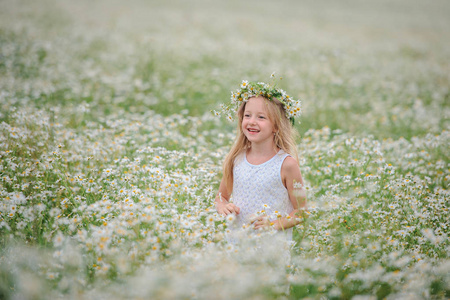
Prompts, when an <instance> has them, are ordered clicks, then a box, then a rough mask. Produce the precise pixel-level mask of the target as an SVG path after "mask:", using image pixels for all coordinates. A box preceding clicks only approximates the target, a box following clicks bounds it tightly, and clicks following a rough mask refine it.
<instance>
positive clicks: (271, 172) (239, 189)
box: [231, 150, 294, 242]
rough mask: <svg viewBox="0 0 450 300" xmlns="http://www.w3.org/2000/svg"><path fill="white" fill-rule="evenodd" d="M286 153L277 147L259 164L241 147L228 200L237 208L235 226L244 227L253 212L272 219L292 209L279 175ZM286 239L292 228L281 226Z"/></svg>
mask: <svg viewBox="0 0 450 300" xmlns="http://www.w3.org/2000/svg"><path fill="white" fill-rule="evenodd" d="M288 156H289V154H287V153H285V152H284V151H283V150H280V151H279V152H278V153H277V154H276V155H275V156H274V157H272V158H271V159H270V160H268V161H266V162H265V163H262V164H260V165H252V164H250V163H249V162H248V161H247V158H246V152H245V151H243V152H242V153H241V154H240V155H239V156H238V157H237V158H236V160H235V163H234V168H233V193H232V196H231V201H232V202H233V203H234V204H235V205H236V206H237V207H239V208H240V213H239V214H238V215H237V216H236V220H235V222H234V226H231V227H234V229H235V230H236V229H238V228H242V227H244V228H245V227H247V226H248V225H249V223H250V221H251V218H252V217H253V216H255V215H256V214H261V213H262V211H264V212H263V213H262V214H266V215H267V216H268V217H269V218H270V219H271V220H275V219H276V218H277V217H279V216H281V217H284V216H286V215H288V214H290V213H291V212H292V210H293V209H294V208H293V206H292V203H291V201H290V200H289V195H288V191H287V189H286V187H285V186H284V185H283V182H282V179H281V165H282V164H283V162H284V160H285V159H286V157H288ZM277 235H283V236H284V237H285V239H286V240H287V241H288V242H291V241H292V228H289V229H286V230H282V231H280V232H278V233H277Z"/></svg>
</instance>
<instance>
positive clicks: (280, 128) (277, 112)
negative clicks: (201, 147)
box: [223, 98, 299, 195]
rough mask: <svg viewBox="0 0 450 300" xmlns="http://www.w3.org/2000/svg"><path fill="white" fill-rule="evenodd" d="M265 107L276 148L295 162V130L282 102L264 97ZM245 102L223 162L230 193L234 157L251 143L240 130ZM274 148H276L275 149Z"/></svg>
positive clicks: (296, 156) (239, 112) (241, 107)
mask: <svg viewBox="0 0 450 300" xmlns="http://www.w3.org/2000/svg"><path fill="white" fill-rule="evenodd" d="M264 99H265V101H264V102H265V103H266V108H267V114H268V117H269V119H270V121H272V123H273V126H274V129H275V131H276V132H275V134H274V137H273V139H274V145H275V147H276V148H280V149H282V150H283V151H284V152H286V153H288V154H290V155H291V156H292V157H293V158H294V159H295V160H296V161H297V162H298V161H299V160H298V152H297V146H296V144H295V139H296V137H297V131H296V130H295V129H294V128H293V126H292V125H291V123H290V121H289V119H288V118H287V117H286V113H285V111H284V107H283V104H282V103H281V102H280V101H279V100H278V99H276V98H273V99H272V100H268V99H266V98H264ZM246 103H247V102H244V103H242V105H241V106H240V107H239V110H238V112H237V115H238V126H237V135H236V139H235V141H234V144H233V146H232V147H231V150H230V152H228V155H227V156H226V157H225V161H224V162H223V177H224V178H225V183H226V187H227V192H228V193H229V194H230V195H231V192H232V191H233V167H234V161H235V159H236V157H237V156H238V155H239V154H240V153H241V152H242V151H246V150H247V149H249V148H250V146H251V143H250V141H249V140H248V139H247V137H246V136H245V135H244V132H243V131H242V120H243V119H244V111H245V106H246ZM275 150H276V149H275Z"/></svg>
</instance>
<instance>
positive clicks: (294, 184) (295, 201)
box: [273, 156, 306, 230]
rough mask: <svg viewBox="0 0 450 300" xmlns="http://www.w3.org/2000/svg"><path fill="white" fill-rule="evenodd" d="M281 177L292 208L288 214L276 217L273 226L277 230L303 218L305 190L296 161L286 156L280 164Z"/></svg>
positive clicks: (289, 226) (295, 223) (292, 224)
mask: <svg viewBox="0 0 450 300" xmlns="http://www.w3.org/2000/svg"><path fill="white" fill-rule="evenodd" d="M281 178H282V180H283V183H284V185H285V186H286V189H287V191H288V194H289V200H290V201H291V203H292V206H293V207H294V210H293V211H292V212H291V213H290V214H289V216H286V217H282V218H279V219H277V220H276V221H275V222H274V224H273V226H274V227H275V229H277V230H283V229H287V228H291V227H293V226H295V225H297V224H299V223H300V222H301V220H302V219H303V218H305V211H306V192H305V188H304V183H303V177H302V173H301V172H300V167H299V166H298V163H297V161H296V160H295V159H294V158H292V157H290V156H288V157H286V159H285V160H284V162H283V165H282V166H281Z"/></svg>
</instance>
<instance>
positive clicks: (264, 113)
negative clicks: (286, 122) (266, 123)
mask: <svg viewBox="0 0 450 300" xmlns="http://www.w3.org/2000/svg"><path fill="white" fill-rule="evenodd" d="M246 113H250V111H248V110H246V111H244V114H246ZM256 114H263V115H267V113H266V112H262V111H258V112H257V113H256Z"/></svg>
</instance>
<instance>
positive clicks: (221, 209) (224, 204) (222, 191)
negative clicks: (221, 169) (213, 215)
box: [215, 178, 240, 216]
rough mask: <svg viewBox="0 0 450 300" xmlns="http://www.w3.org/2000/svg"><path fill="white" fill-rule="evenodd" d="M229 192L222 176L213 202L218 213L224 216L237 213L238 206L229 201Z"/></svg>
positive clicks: (238, 210)
mask: <svg viewBox="0 0 450 300" xmlns="http://www.w3.org/2000/svg"><path fill="white" fill-rule="evenodd" d="M229 199H230V194H229V193H228V191H227V187H226V183H225V179H224V178H222V181H221V182H220V186H219V192H218V193H217V195H216V199H215V204H216V210H217V212H218V213H219V214H221V215H223V216H226V215H229V214H232V213H235V214H239V212H240V208H239V207H237V206H236V205H234V204H233V203H230V201H229Z"/></svg>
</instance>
